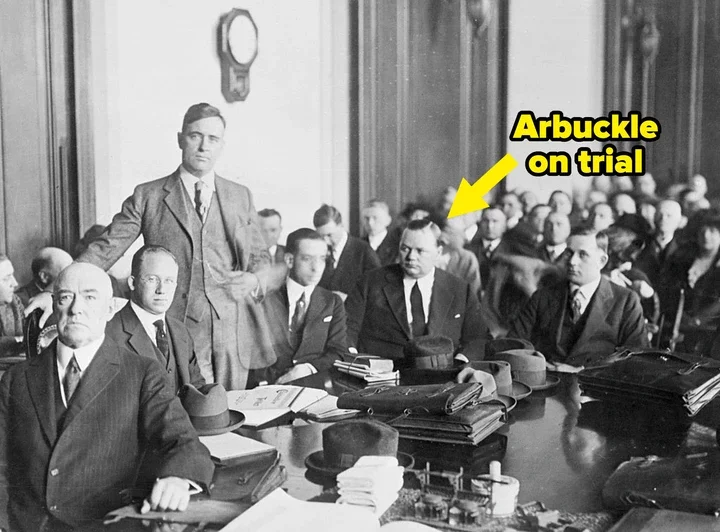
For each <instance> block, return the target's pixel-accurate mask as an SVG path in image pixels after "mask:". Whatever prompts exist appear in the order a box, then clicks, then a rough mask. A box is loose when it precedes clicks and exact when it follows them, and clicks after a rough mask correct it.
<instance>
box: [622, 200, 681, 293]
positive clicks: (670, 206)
mask: <svg viewBox="0 0 720 532" xmlns="http://www.w3.org/2000/svg"><path fill="white" fill-rule="evenodd" d="M682 221H683V214H682V208H681V207H680V204H679V203H678V202H677V201H674V200H663V201H661V202H660V203H658V205H657V207H656V209H655V234H654V235H653V238H652V240H651V241H650V242H649V243H648V244H647V245H646V246H645V247H644V248H643V250H642V251H641V252H640V255H638V258H637V259H636V260H635V264H634V266H635V267H636V268H638V269H639V270H642V271H643V273H645V275H647V276H648V277H649V278H650V284H652V285H653V286H657V284H658V282H659V281H660V279H661V277H662V271H663V268H664V267H665V264H666V263H667V260H668V258H669V257H670V256H672V254H673V253H675V252H676V251H677V249H678V247H679V244H678V239H677V238H676V237H675V233H676V232H677V230H678V229H680V226H681V225H682Z"/></svg>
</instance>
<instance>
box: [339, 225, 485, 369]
mask: <svg viewBox="0 0 720 532" xmlns="http://www.w3.org/2000/svg"><path fill="white" fill-rule="evenodd" d="M439 239H440V229H439V228H438V226H437V225H436V224H434V223H433V222H431V221H430V220H427V219H426V220H414V221H412V222H410V223H409V224H408V225H407V228H406V229H405V231H403V234H402V237H401V239H400V264H391V265H389V266H384V267H383V268H380V269H377V270H375V271H372V272H370V273H368V274H366V275H365V276H364V277H363V278H362V279H361V280H360V282H359V283H358V284H357V286H356V287H355V289H354V290H353V292H351V294H350V296H349V297H348V300H347V303H346V310H347V314H348V344H349V345H350V346H351V347H353V348H355V349H357V350H358V351H360V352H363V353H369V354H371V355H379V356H382V357H386V358H392V359H395V360H396V364H395V365H396V366H400V367H401V366H402V359H403V350H404V348H405V346H406V345H407V343H408V342H409V341H410V340H411V339H413V338H416V337H418V336H422V335H426V334H431V335H437V336H447V337H449V338H450V339H451V340H452V341H453V345H454V347H455V356H456V358H460V359H465V360H467V359H470V360H479V359H482V357H483V353H484V346H485V340H486V339H487V338H488V332H487V328H486V327H485V324H484V323H483V320H482V318H481V316H480V304H479V303H478V299H477V296H476V295H475V291H474V290H473V289H472V288H471V287H470V285H469V284H468V283H467V282H466V281H464V280H462V279H460V278H458V277H455V276H454V275H451V274H449V273H447V272H444V271H443V270H440V269H439V268H436V267H435V264H436V262H437V260H438V257H439V255H440V251H441V248H440V243H439ZM459 355H463V356H462V357H459Z"/></svg>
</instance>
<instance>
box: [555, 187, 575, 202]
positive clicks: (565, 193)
mask: <svg viewBox="0 0 720 532" xmlns="http://www.w3.org/2000/svg"><path fill="white" fill-rule="evenodd" d="M555 194H563V195H564V196H565V197H566V198H567V199H569V200H570V203H572V197H570V194H568V193H567V192H565V191H564V190H560V189H558V190H553V191H552V192H551V193H550V197H551V198H552V197H553V196H554V195H555Z"/></svg>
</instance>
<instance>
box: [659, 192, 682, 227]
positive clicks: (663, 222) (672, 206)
mask: <svg viewBox="0 0 720 532" xmlns="http://www.w3.org/2000/svg"><path fill="white" fill-rule="evenodd" d="M682 217H683V214H682V207H680V204H679V203H678V202H677V201H675V200H662V201H661V202H660V203H658V204H657V207H656V209H655V228H656V229H657V232H658V233H659V234H660V235H663V236H670V235H672V234H674V233H675V231H677V230H678V229H679V228H680V225H681V224H682Z"/></svg>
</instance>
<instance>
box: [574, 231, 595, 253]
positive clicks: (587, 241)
mask: <svg viewBox="0 0 720 532" xmlns="http://www.w3.org/2000/svg"><path fill="white" fill-rule="evenodd" d="M568 246H570V247H571V248H572V249H573V250H575V251H580V250H582V249H584V250H585V251H592V250H598V249H600V248H599V247H598V245H597V240H596V238H595V235H572V236H571V237H570V238H569V239H568Z"/></svg>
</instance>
